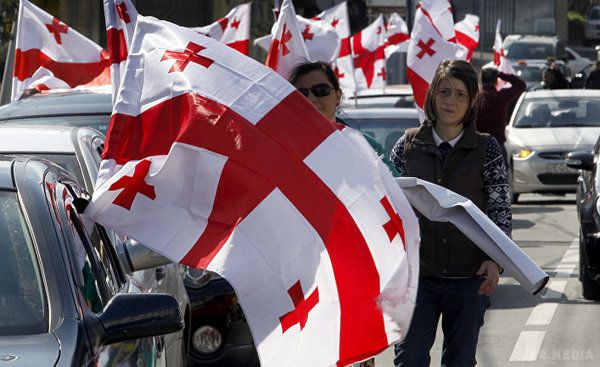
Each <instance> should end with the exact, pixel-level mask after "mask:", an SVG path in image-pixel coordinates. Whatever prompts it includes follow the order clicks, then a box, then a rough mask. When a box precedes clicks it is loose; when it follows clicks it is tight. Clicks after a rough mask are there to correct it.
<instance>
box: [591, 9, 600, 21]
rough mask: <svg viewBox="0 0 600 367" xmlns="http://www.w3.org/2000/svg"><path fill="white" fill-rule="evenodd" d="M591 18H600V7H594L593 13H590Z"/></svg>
mask: <svg viewBox="0 0 600 367" xmlns="http://www.w3.org/2000/svg"><path fill="white" fill-rule="evenodd" d="M590 19H600V9H598V8H595V9H593V10H592V13H591V14H590Z"/></svg>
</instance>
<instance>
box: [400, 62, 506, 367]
mask: <svg viewBox="0 0 600 367" xmlns="http://www.w3.org/2000/svg"><path fill="white" fill-rule="evenodd" d="M478 95H479V84H478V79H477V73H476V72H475V70H474V69H473V67H472V66H471V64H469V63H468V62H465V61H462V60H446V61H443V62H442V63H441V64H440V65H439V66H438V68H437V71H436V74H435V76H434V78H433V80H432V82H431V85H430V88H429V91H428V92H427V96H426V100H425V106H424V112H425V115H426V121H425V122H424V124H423V125H422V126H421V127H420V128H418V129H411V130H408V131H407V132H406V133H405V135H404V136H403V137H402V138H400V140H399V141H398V143H396V145H395V147H394V149H393V151H392V155H391V158H392V161H393V163H394V164H395V166H396V168H397V169H398V171H399V172H400V174H401V175H406V176H414V177H418V178H421V179H424V180H427V181H430V182H433V183H436V184H438V185H441V186H444V187H447V188H449V189H450V190H453V191H455V192H456V193H458V194H460V195H462V196H465V197H467V198H468V199H470V200H471V201H472V202H473V203H474V204H475V205H477V206H478V207H479V208H480V209H481V210H482V211H483V212H484V213H486V214H487V215H488V216H489V217H490V219H492V220H493V221H494V222H495V223H496V224H497V225H498V226H499V227H500V228H501V229H502V230H504V232H505V233H506V234H507V235H509V236H510V233H511V226H512V224H511V211H510V201H509V195H508V189H509V188H508V175H507V171H506V167H505V165H504V159H503V158H502V153H501V150H500V146H499V144H498V142H497V141H496V139H494V138H493V137H491V136H490V135H488V134H482V133H478V132H477V131H476V130H475V117H476V116H475V115H476V103H477V98H478ZM419 223H420V226H421V251H420V255H421V264H420V278H419V290H418V295H417V304H416V307H415V313H414V315H413V319H412V322H411V326H410V330H409V331H408V334H407V336H406V338H405V340H404V341H403V342H401V343H400V344H398V345H396V359H395V364H396V366H410V367H420V366H429V363H430V356H429V350H430V348H431V346H432V345H433V343H434V341H435V332H436V329H437V324H438V321H439V319H440V317H441V319H442V330H443V332H444V342H443V352H442V365H444V366H453V367H456V366H474V365H475V364H476V360H475V352H476V348H477V339H478V336H479V329H480V328H481V326H482V325H483V318H484V314H485V311H486V309H487V308H488V307H489V302H490V301H489V295H490V294H491V293H492V292H494V290H495V289H496V286H497V285H498V280H499V273H500V272H501V269H500V267H499V266H498V265H497V264H496V263H495V262H493V261H492V260H491V259H490V258H489V257H488V256H487V255H486V254H485V253H483V252H482V251H481V250H480V249H479V248H478V247H477V246H476V245H475V244H473V243H472V242H471V241H470V240H469V239H468V238H467V237H466V236H465V235H463V234H462V233H461V232H460V231H459V230H458V229H457V228H456V227H455V226H454V225H452V224H449V223H442V222H431V221H428V220H427V219H426V218H424V217H422V216H420V217H419Z"/></svg>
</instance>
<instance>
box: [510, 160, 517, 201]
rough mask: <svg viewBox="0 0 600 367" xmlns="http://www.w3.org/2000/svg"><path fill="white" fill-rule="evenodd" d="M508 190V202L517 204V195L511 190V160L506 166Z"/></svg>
mask: <svg viewBox="0 0 600 367" xmlns="http://www.w3.org/2000/svg"><path fill="white" fill-rule="evenodd" d="M508 186H509V187H508V189H509V193H510V202H511V203H513V204H516V203H517V200H519V194H516V193H515V190H514V189H513V169H512V160H511V162H510V164H509V166H508Z"/></svg>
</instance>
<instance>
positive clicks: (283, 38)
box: [265, 0, 310, 78]
mask: <svg viewBox="0 0 600 367" xmlns="http://www.w3.org/2000/svg"><path fill="white" fill-rule="evenodd" d="M271 35H272V36H273V38H272V39H271V45H270V46H269V52H268V53H267V59H266V60H265V65H267V66H268V67H270V68H271V69H273V70H275V71H276V72H277V73H278V74H279V75H281V76H283V77H284V78H287V77H288V75H289V74H290V72H291V71H292V69H294V67H295V66H296V65H298V64H301V63H303V62H307V61H309V60H310V56H309V55H308V50H307V49H306V44H305V43H304V38H303V37H302V31H300V26H299V25H298V21H297V20H296V10H295V9H294V5H293V4H292V1H291V0H283V4H282V5H281V8H280V9H279V17H278V18H277V22H275V24H274V25H273V28H272V31H271Z"/></svg>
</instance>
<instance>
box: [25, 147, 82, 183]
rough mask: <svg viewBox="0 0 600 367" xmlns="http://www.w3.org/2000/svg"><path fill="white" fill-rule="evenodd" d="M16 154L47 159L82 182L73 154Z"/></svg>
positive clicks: (79, 169)
mask: <svg viewBox="0 0 600 367" xmlns="http://www.w3.org/2000/svg"><path fill="white" fill-rule="evenodd" d="M15 154H17V155H29V156H32V157H39V158H43V159H47V160H49V161H51V162H54V163H56V164H57V165H59V166H60V167H62V168H63V169H64V170H65V171H67V172H69V174H70V175H71V176H73V177H75V178H76V179H77V182H80V183H82V184H83V182H84V181H83V176H82V175H81V168H80V167H79V163H78V162H77V157H76V156H75V154H71V153H15Z"/></svg>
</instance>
